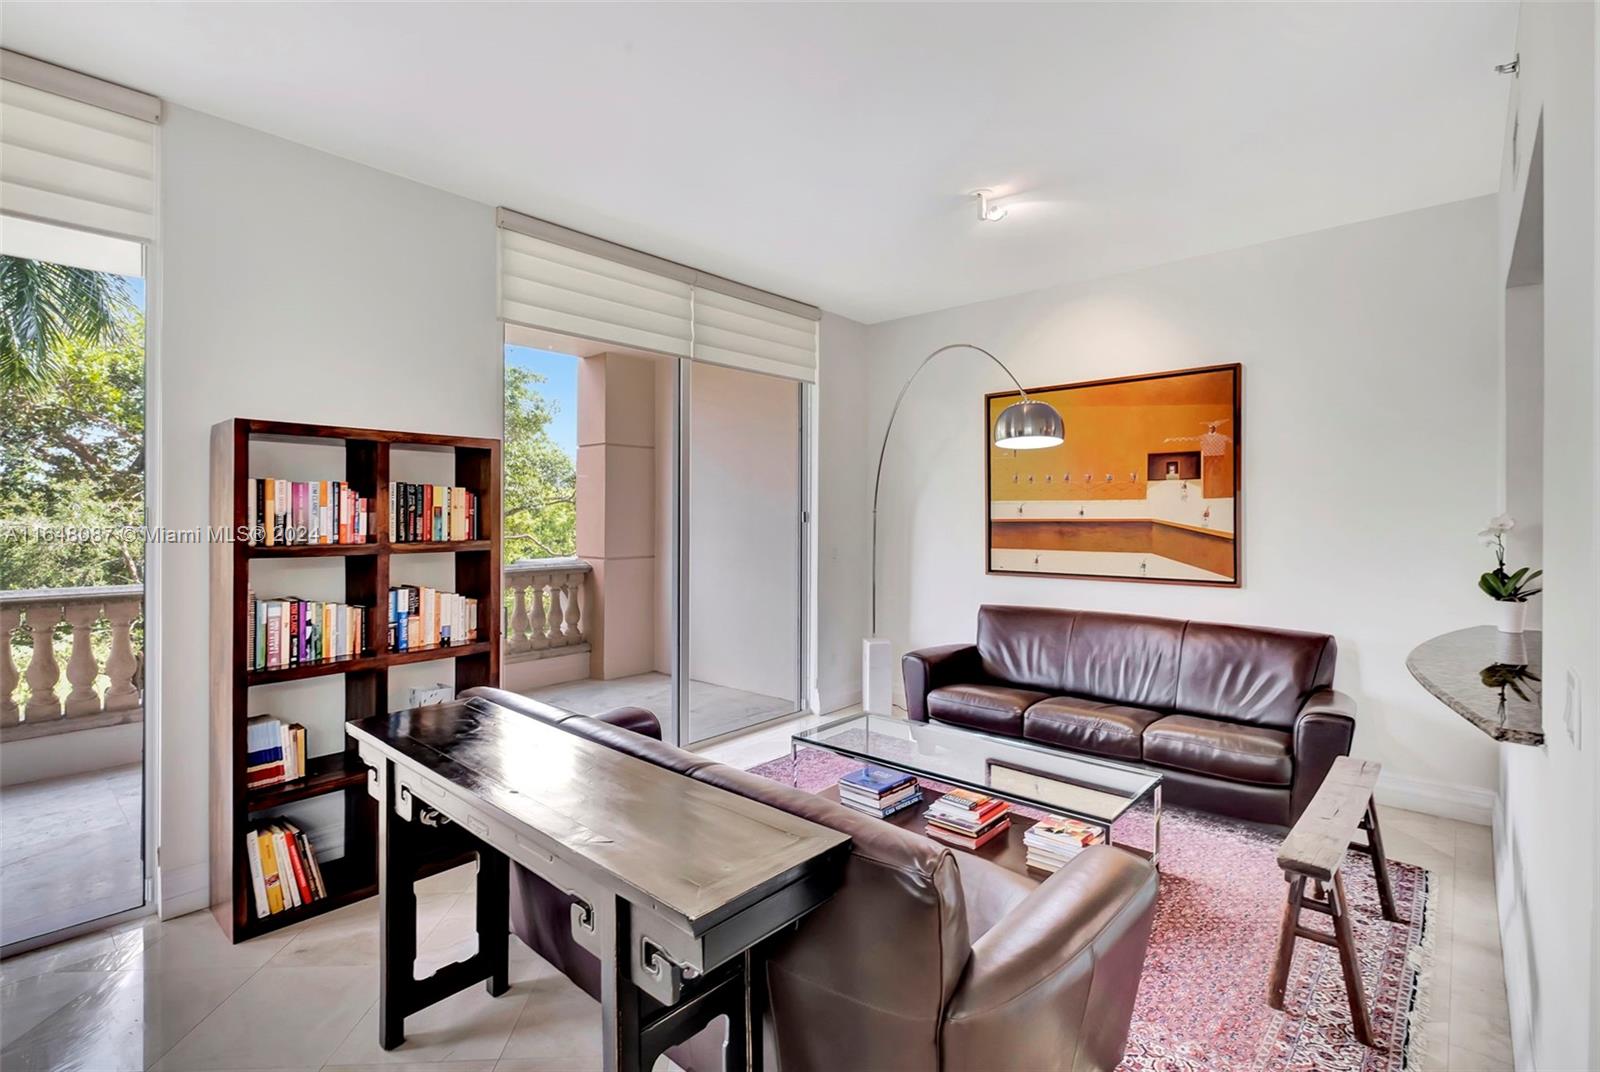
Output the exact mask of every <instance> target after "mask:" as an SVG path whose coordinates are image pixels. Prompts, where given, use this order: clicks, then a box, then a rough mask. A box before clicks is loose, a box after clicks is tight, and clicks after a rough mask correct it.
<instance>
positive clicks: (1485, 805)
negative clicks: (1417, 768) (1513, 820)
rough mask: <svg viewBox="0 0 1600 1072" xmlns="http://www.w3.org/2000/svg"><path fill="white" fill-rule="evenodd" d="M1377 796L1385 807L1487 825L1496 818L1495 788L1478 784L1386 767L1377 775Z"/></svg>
mask: <svg viewBox="0 0 1600 1072" xmlns="http://www.w3.org/2000/svg"><path fill="white" fill-rule="evenodd" d="M1377 798H1378V803H1379V804H1382V805H1385V806H1386V807H1390V808H1404V809H1405V810H1406V811H1419V812H1422V813H1423V814H1424V815H1437V816H1439V817H1440V818H1443V819H1459V820H1461V821H1462V822H1464V823H1475V824H1476V825H1478V826H1488V825H1489V824H1490V823H1491V822H1492V821H1493V819H1494V806H1495V794H1494V792H1493V790H1489V789H1480V788H1478V787H1477V786H1471V785H1454V784H1451V783H1449V782H1432V781H1429V780H1427V779H1426V778H1408V777H1406V776H1405V775H1403V774H1395V773H1393V772H1391V771H1387V770H1386V771H1384V772H1383V773H1382V774H1380V775H1378V790H1377Z"/></svg>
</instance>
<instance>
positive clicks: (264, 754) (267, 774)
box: [245, 715, 306, 789]
mask: <svg viewBox="0 0 1600 1072" xmlns="http://www.w3.org/2000/svg"><path fill="white" fill-rule="evenodd" d="M245 754H246V759H245V785H246V787H247V788H250V789H259V788H261V787H263V786H268V785H277V784H278V783H279V782H292V781H294V780H295V779H296V778H304V777H305V776H306V728H305V727H304V726H302V725H300V723H298V722H287V723H286V722H282V721H280V720H278V719H275V718H273V717H272V716H271V715H257V716H255V717H254V718H252V719H250V720H248V721H247V722H246V723H245Z"/></svg>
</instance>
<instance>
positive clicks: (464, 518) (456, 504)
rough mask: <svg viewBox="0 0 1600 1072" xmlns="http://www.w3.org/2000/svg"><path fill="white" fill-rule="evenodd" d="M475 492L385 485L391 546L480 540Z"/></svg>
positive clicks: (399, 483)
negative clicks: (387, 498)
mask: <svg viewBox="0 0 1600 1072" xmlns="http://www.w3.org/2000/svg"><path fill="white" fill-rule="evenodd" d="M478 511H479V497H478V494H477V493H476V492H473V491H469V490H467V489H466V488H460V487H455V486H454V485H449V484H408V483H405V482H404V481H394V482H391V483H390V485H389V532H390V534H391V535H390V539H392V540H393V541H394V542H395V543H445V542H452V543H454V542H460V541H462V540H478V539H482V538H483V535H482V524H481V521H480V519H479V513H478Z"/></svg>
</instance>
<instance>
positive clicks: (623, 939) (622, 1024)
mask: <svg viewBox="0 0 1600 1072" xmlns="http://www.w3.org/2000/svg"><path fill="white" fill-rule="evenodd" d="M608 902H609V903H605V904H601V905H595V916H596V920H595V923H596V926H597V927H598V928H599V930H600V934H601V941H602V943H603V951H602V952H601V955H600V1039H601V1055H600V1056H601V1061H602V1065H601V1067H602V1068H603V1069H604V1072H647V1070H646V1069H645V1067H644V1063H643V1061H642V1060H641V1054H640V1042H641V1039H640V1037H639V1029H640V1026H641V1023H640V1021H641V1017H640V1007H639V1006H640V999H641V994H640V993H639V990H638V988H637V987H635V986H634V985H633V968H632V963H633V949H632V947H631V945H630V943H631V941H632V938H631V932H630V929H629V919H628V909H629V905H628V902H627V901H624V900H623V899H622V898H620V897H612V898H609V899H608Z"/></svg>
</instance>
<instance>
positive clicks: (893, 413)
mask: <svg viewBox="0 0 1600 1072" xmlns="http://www.w3.org/2000/svg"><path fill="white" fill-rule="evenodd" d="M946 350H976V351H978V353H980V354H982V355H983V356H984V357H987V358H988V359H989V360H990V361H993V362H994V363H995V364H996V365H998V366H1000V371H1001V372H1004V373H1005V374H1006V376H1008V377H1009V378H1010V380H1011V382H1012V383H1014V384H1016V385H1017V391H1018V393H1019V394H1021V395H1022V399H1021V401H1024V402H1026V401H1027V400H1028V391H1027V389H1026V388H1024V387H1023V386H1022V381H1021V380H1019V379H1017V377H1016V375H1015V374H1014V373H1013V372H1012V371H1011V370H1010V369H1008V368H1006V365H1005V362H1004V361H1001V360H1000V359H999V358H998V357H996V356H994V355H993V354H991V353H990V352H989V351H987V350H985V349H984V348H983V347H981V346H974V345H973V344H972V343H970V342H953V343H951V344H949V345H948V346H941V347H939V348H938V349H937V350H935V351H934V352H933V353H931V354H929V355H928V356H927V357H925V358H923V359H922V364H920V365H918V366H917V369H916V371H915V372H913V373H912V374H911V376H910V378H909V379H907V380H906V382H905V385H904V386H903V387H901V388H900V393H899V394H898V395H896V396H895V399H894V408H893V409H892V410H890V411H889V423H888V424H887V425H886V426H885V427H884V429H883V443H882V444H881V445H880V446H879V447H878V473H877V475H876V476H875V477H873V480H872V563H871V567H872V635H873V636H877V635H878V490H879V489H880V488H881V487H882V486H883V457H884V455H885V454H886V453H888V450H889V433H890V432H892V431H894V419H895V418H896V417H898V416H899V415H900V403H902V402H904V401H905V398H906V392H907V391H909V390H911V385H912V384H913V383H915V382H916V381H917V377H918V376H920V375H922V370H923V369H925V368H927V367H928V363H929V362H930V361H932V360H933V359H934V358H936V357H938V356H939V355H940V354H942V353H944V352H945V351H946Z"/></svg>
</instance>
